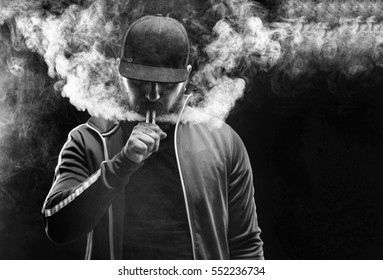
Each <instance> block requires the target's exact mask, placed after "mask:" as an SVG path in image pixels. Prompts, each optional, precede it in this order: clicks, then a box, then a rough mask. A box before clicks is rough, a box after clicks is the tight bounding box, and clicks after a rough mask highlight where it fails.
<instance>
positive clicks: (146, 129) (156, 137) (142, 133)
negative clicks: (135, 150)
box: [132, 123, 166, 153]
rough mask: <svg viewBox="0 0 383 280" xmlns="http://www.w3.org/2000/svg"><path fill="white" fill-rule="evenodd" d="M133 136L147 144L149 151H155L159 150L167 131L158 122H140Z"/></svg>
mask: <svg viewBox="0 0 383 280" xmlns="http://www.w3.org/2000/svg"><path fill="white" fill-rule="evenodd" d="M132 136H134V137H137V139H138V140H140V141H141V142H142V143H144V144H145V145H146V146H147V153H153V152H157V151H158V149H159V146H160V140H162V139H164V138H165V137H166V133H165V132H163V131H162V129H161V128H160V127H159V126H158V125H156V124H152V123H139V124H138V125H137V126H136V127H135V128H134V129H133V132H132Z"/></svg>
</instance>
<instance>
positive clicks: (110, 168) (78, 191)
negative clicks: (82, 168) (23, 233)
mask: <svg viewBox="0 0 383 280" xmlns="http://www.w3.org/2000/svg"><path fill="white" fill-rule="evenodd" d="M139 167H140V165H138V164H133V163H130V162H124V161H121V158H120V155H117V156H116V157H115V158H113V160H111V161H106V162H103V163H102V164H101V165H100V169H99V170H97V171H96V172H95V173H94V174H92V175H90V176H88V177H85V178H81V177H79V176H78V174H70V173H69V172H66V173H64V174H62V175H60V176H61V178H60V177H59V178H58V180H56V182H55V184H54V186H53V187H52V191H51V193H50V195H49V196H48V198H47V200H46V203H45V205H44V208H43V220H44V225H45V229H46V232H47V235H48V236H49V238H50V239H51V240H52V241H54V242H56V243H66V242H69V241H72V240H74V239H76V238H79V237H81V236H83V235H85V234H87V233H88V232H89V231H91V230H92V229H93V228H94V227H95V226H96V225H97V223H98V222H99V220H100V219H101V217H102V216H103V215H104V214H105V212H106V211H107V209H108V208H109V206H110V204H111V203H112V202H113V200H114V199H115V198H116V197H117V196H119V195H120V194H121V190H122V189H123V187H124V185H126V184H127V183H128V182H129V178H130V176H131V174H132V173H133V172H134V171H135V170H137V169H138V168H139ZM74 179H75V180H74ZM78 181H80V183H78Z"/></svg>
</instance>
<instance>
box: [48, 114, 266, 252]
mask: <svg viewBox="0 0 383 280" xmlns="http://www.w3.org/2000/svg"><path fill="white" fill-rule="evenodd" d="M180 120H181V118H179V119H178V121H177V123H176V128H175V133H174V140H175V141H174V142H175V151H176V158H177V164H178V170H179V174H180V178H181V184H182V188H183V195H184V200H185V207H186V213H187V218H188V224H189V230H190V236H191V242H192V244H191V247H192V250H193V257H194V259H263V242H262V240H261V239H260V232H261V231H260V228H259V226H258V221H257V214H256V206H255V201H254V187H253V177H252V169H251V165H250V161H249V157H248V155H247V152H246V149H245V146H244V144H243V142H242V141H241V139H240V137H239V136H238V135H237V134H236V133H235V132H234V130H233V129H231V127H230V126H228V125H227V124H225V123H222V124H221V125H220V127H214V128H212V127H211V126H210V125H209V124H208V123H206V122H197V123H196V122H189V121H180ZM132 129H133V124H131V123H129V122H111V121H107V120H104V119H102V118H96V117H92V118H90V119H89V120H88V122H87V123H86V124H82V125H80V126H78V127H76V128H75V129H73V130H72V131H71V132H70V133H69V136H68V140H67V141H66V143H65V144H64V146H63V148H62V150H61V152H60V155H59V159H58V164H57V167H56V170H55V178H54V183H53V185H52V188H51V190H50V192H49V193H48V195H47V198H46V200H45V202H44V205H43V209H42V213H43V221H44V226H45V230H46V233H47V235H48V237H49V238H50V239H51V240H52V241H53V242H55V243H58V244H65V243H68V242H71V241H73V240H76V239H78V238H80V237H84V236H85V235H86V240H87V241H86V243H87V244H86V252H85V259H120V258H121V256H122V247H123V246H122V242H123V229H124V226H123V225H124V224H123V223H124V203H125V201H124V189H125V187H128V185H129V178H130V177H131V176H134V172H135V171H136V170H137V169H138V168H140V166H141V165H142V164H144V163H140V164H136V163H133V162H130V161H129V160H127V159H125V158H124V156H123V154H122V152H121V150H122V148H123V147H124V145H125V143H126V141H127V139H128V136H129V133H130V132H131V131H132ZM126 132H128V133H126Z"/></svg>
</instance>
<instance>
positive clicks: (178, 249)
mask: <svg viewBox="0 0 383 280" xmlns="http://www.w3.org/2000/svg"><path fill="white" fill-rule="evenodd" d="M159 126H160V127H161V128H162V129H163V131H164V132H166V134H167V137H166V138H165V139H163V140H162V141H161V144H160V148H159V150H158V152H156V153H154V154H153V155H151V156H150V157H149V158H148V159H147V160H146V161H145V164H144V165H143V166H142V167H141V168H140V169H139V170H137V171H136V173H135V174H134V176H132V177H131V179H130V183H129V186H128V187H127V188H126V189H125V217H124V252H123V257H124V258H126V259H162V260H164V259H192V258H193V254H192V248H191V241H190V232H189V226H188V221H187V216H186V210H185V201H184V198H183V194H182V186H181V181H180V176H179V173H178V168H177V162H176V157H175V150H174V138H173V137H174V125H173V126H170V127H166V128H165V127H164V126H163V124H159Z"/></svg>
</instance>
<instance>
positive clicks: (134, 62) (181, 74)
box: [119, 15, 190, 83]
mask: <svg viewBox="0 0 383 280" xmlns="http://www.w3.org/2000/svg"><path fill="white" fill-rule="evenodd" d="M189 51H190V49H189V40H188V36H187V33H186V30H185V28H184V27H183V25H182V24H181V23H180V22H178V21H177V20H175V19H173V18H170V17H163V16H162V15H156V16H144V17H142V18H140V19H138V20H137V21H135V22H133V23H132V24H131V26H130V27H129V29H128V30H127V32H126V34H125V37H124V40H123V43H122V46H121V60H120V67H119V71H120V74H121V75H122V76H124V77H126V78H131V79H136V80H143V81H153V82H168V83H169V82H170V83H178V82H183V81H186V80H187V79H188V77H189V72H188V70H187V65H188V60H189Z"/></svg>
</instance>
